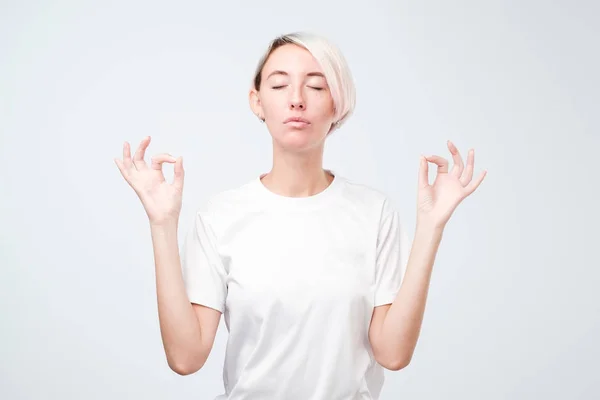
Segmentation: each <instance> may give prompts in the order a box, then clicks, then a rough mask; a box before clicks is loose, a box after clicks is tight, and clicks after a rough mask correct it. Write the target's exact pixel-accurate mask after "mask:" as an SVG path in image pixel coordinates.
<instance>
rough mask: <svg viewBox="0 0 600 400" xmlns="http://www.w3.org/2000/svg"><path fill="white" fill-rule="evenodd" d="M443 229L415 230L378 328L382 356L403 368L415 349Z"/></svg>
mask: <svg viewBox="0 0 600 400" xmlns="http://www.w3.org/2000/svg"><path fill="white" fill-rule="evenodd" d="M442 234H443V229H442V228H437V227H432V226H429V225H425V224H423V225H421V226H419V225H418V226H417V229H416V231H415V237H414V240H413V245H412V249H411V252H410V256H409V259H408V263H407V269H406V273H405V275H404V280H403V282H402V285H401V288H400V290H399V292H398V294H397V295H396V298H395V300H394V302H393V303H392V305H391V306H390V308H389V309H388V311H387V314H386V316H385V319H384V321H383V326H382V330H381V333H382V335H381V336H382V338H383V343H385V347H386V348H385V353H386V354H389V355H392V358H393V359H395V360H397V362H398V363H400V364H401V365H407V364H408V363H409V362H410V360H411V358H412V354H413V352H414V350H415V347H416V345H417V340H418V338H419V334H420V331H421V325H422V321H423V314H424V312H425V304H426V301H427V294H428V291H429V284H430V281H431V273H432V269H433V264H434V261H435V257H436V253H437V250H438V247H439V244H440V241H441V240H442Z"/></svg>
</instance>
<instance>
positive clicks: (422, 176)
mask: <svg viewBox="0 0 600 400" xmlns="http://www.w3.org/2000/svg"><path fill="white" fill-rule="evenodd" d="M419 161H420V164H419V187H420V188H426V187H427V186H429V164H428V163H427V159H426V158H425V157H423V156H420V157H419Z"/></svg>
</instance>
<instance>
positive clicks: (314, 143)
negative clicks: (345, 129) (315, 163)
mask: <svg viewBox="0 0 600 400" xmlns="http://www.w3.org/2000/svg"><path fill="white" fill-rule="evenodd" d="M273 139H274V140H275V141H276V142H277V144H278V145H279V146H280V147H281V148H283V149H285V150H289V151H305V150H311V149H314V148H315V147H319V146H320V145H321V144H322V143H323V140H324V139H325V137H324V136H323V137H321V136H320V135H318V134H317V133H316V132H314V131H313V130H312V129H291V130H290V129H285V130H283V131H281V132H278V133H277V134H276V135H273Z"/></svg>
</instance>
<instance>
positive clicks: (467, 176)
mask: <svg viewBox="0 0 600 400" xmlns="http://www.w3.org/2000/svg"><path fill="white" fill-rule="evenodd" d="M474 166H475V150H473V149H471V150H469V155H468V156H467V166H466V167H465V170H464V171H463V174H462V176H461V177H460V183H461V184H462V185H463V186H467V184H468V183H469V182H471V179H473V169H474Z"/></svg>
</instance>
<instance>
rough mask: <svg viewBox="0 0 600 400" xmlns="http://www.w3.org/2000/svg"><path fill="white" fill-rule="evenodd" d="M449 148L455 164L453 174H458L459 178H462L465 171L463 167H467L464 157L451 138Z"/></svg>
mask: <svg viewBox="0 0 600 400" xmlns="http://www.w3.org/2000/svg"><path fill="white" fill-rule="evenodd" d="M448 149H449V150H450V153H451V154H452V159H453V160H454V166H453V167H452V171H451V174H452V175H454V176H456V177H457V178H460V176H461V175H462V173H463V169H464V168H465V165H464V163H463V159H462V157H461V155H460V152H459V151H458V149H457V148H456V146H455V145H454V143H452V142H451V141H450V140H448Z"/></svg>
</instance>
